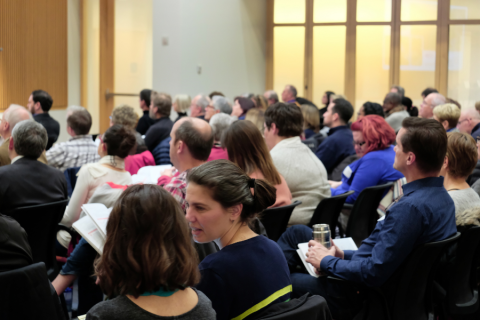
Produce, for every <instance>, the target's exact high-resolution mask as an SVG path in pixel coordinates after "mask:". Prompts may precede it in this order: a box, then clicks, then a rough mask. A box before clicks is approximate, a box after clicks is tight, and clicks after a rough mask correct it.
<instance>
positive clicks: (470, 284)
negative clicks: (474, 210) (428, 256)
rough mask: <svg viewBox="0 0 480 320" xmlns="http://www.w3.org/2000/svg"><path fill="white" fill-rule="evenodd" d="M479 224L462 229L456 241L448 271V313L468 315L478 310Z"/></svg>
mask: <svg viewBox="0 0 480 320" xmlns="http://www.w3.org/2000/svg"><path fill="white" fill-rule="evenodd" d="M479 244H480V226H474V227H470V228H468V229H467V228H466V229H465V230H462V235H461V237H460V239H459V240H458V242H457V246H456V254H455V262H454V263H453V269H452V270H451V272H449V273H448V280H449V281H448V287H447V303H448V313H449V314H450V315H468V314H472V313H474V312H475V311H477V310H478V307H479V304H480V302H479V299H478V285H477V277H476V269H477V266H476V265H475V263H474V262H475V261H474V260H475V258H477V257H478V252H479V249H480V247H479Z"/></svg>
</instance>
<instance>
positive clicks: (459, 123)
mask: <svg viewBox="0 0 480 320" xmlns="http://www.w3.org/2000/svg"><path fill="white" fill-rule="evenodd" d="M468 120H471V119H464V120H462V121H458V122H457V126H459V125H461V124H462V122H465V121H468Z"/></svg>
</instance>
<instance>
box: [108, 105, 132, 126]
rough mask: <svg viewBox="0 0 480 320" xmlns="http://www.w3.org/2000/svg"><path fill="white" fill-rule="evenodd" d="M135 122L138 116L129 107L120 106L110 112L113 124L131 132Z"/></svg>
mask: <svg viewBox="0 0 480 320" xmlns="http://www.w3.org/2000/svg"><path fill="white" fill-rule="evenodd" d="M137 122H138V114H137V113H136V112H135V110H133V108H132V107H130V106H129V105H126V104H122V105H120V106H117V107H116V108H115V109H113V111H112V123H113V124H120V125H122V126H124V127H127V128H129V129H132V130H133V129H135V127H136V126H137Z"/></svg>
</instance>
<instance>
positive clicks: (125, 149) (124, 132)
mask: <svg viewBox="0 0 480 320" xmlns="http://www.w3.org/2000/svg"><path fill="white" fill-rule="evenodd" d="M102 139H103V142H104V143H105V144H106V145H107V153H108V155H110V156H117V157H120V158H122V159H124V158H126V157H127V156H128V155H129V154H130V152H131V151H132V149H133V148H134V147H135V145H136V143H137V139H136V138H135V133H134V132H133V130H131V129H128V128H126V127H124V126H122V125H119V124H116V125H113V126H111V127H110V128H108V129H107V131H106V132H105V133H104V135H103V138H102Z"/></svg>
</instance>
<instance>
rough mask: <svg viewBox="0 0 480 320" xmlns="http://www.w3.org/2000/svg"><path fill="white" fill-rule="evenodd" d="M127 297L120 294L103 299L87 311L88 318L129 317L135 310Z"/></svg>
mask: <svg viewBox="0 0 480 320" xmlns="http://www.w3.org/2000/svg"><path fill="white" fill-rule="evenodd" d="M126 300H128V298H127V297H125V296H118V297H116V298H114V299H111V300H107V301H102V302H99V303H97V304H96V305H94V306H93V307H92V308H91V309H90V310H89V311H88V313H87V319H102V320H109V319H127V318H126V317H128V315H131V312H132V311H134V310H135V308H133V305H132V304H130V303H129V301H126Z"/></svg>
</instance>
